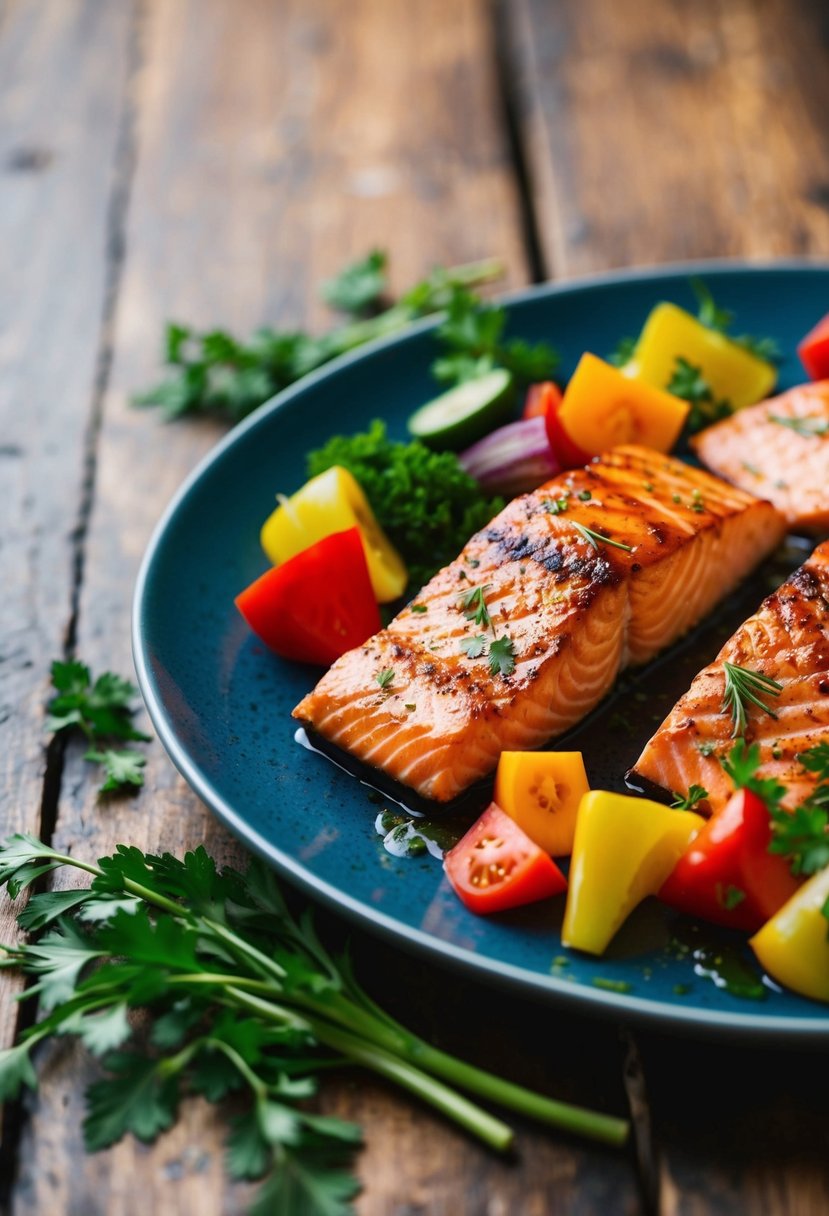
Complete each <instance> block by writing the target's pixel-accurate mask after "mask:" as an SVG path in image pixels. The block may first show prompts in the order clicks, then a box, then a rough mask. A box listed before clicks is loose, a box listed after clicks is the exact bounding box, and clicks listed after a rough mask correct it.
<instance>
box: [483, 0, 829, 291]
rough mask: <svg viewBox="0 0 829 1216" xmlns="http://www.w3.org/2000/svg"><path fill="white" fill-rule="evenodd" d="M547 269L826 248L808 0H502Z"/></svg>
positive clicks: (817, 65) (820, 10) (819, 40)
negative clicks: (614, 0)
mask: <svg viewBox="0 0 829 1216" xmlns="http://www.w3.org/2000/svg"><path fill="white" fill-rule="evenodd" d="M504 7H505V8H506V10H507V12H508V14H509V20H508V21H507V22H506V29H507V30H508V32H509V34H510V41H511V45H512V57H513V63H514V65H515V79H516V82H517V83H516V97H517V108H518V111H519V114H520V122H521V128H522V133H523V137H524V147H525V153H526V157H527V161H528V168H529V176H530V179H531V181H532V186H533V199H534V205H535V211H536V222H537V226H538V230H539V234H540V245H541V248H542V250H543V253H544V258H545V261H546V265H547V270H548V272H549V273H550V274H551V275H555V276H556V277H561V276H572V275H578V274H583V273H586V272H590V271H596V270H604V269H607V268H610V267H614V266H627V265H636V264H650V263H656V262H664V261H676V260H681V259H686V258H700V257H726V256H738V255H739V256H747V257H752V258H762V257H770V256H778V255H785V254H821V253H822V254H824V255H825V254H826V253H827V252H828V251H829V174H827V168H826V166H827V163H829V124H827V121H826V114H827V113H829V33H827V17H826V8H825V5H821V4H820V3H814V2H813V0H792V2H790V0H701V2H693V3H692V2H689V0H666V2H665V3H641V4H633V3H628V4H624V3H621V4H607V3H605V2H604V0H580V2H579V3H575V2H567V3H552V2H550V0H514V2H512V0H510V2H509V3H506V4H505V6H504Z"/></svg>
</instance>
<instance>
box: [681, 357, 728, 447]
mask: <svg viewBox="0 0 829 1216" xmlns="http://www.w3.org/2000/svg"><path fill="white" fill-rule="evenodd" d="M666 387H667V389H668V392H669V393H673V395H674V396H675V397H681V398H682V400H683V401H687V402H688V403H689V404H690V406H691V410H690V413H689V414H688V421H687V426H688V429H689V430H690V431H699V430H701V429H702V428H703V427H705V426H710V425H711V423H712V422H717V421H719V419H721V418H727V417H728V416H729V415H730V414H731V413H732V412H733V411H732V408H731V403H730V402H728V401H717V400H715V398H714V393H713V391H712V389H711V386H710V384H709V383H708V381H707V380H706V379H705V377H704V376H703V374H702V368H701V367H695V366H694V364H692V363H689V362H688V360H687V359H683V358H682V356H681V355H679V356H678V357H677V360H676V367H675V368H674V374H673V376H672V377H671V379H670V380H669V381H668V384H667V386H666Z"/></svg>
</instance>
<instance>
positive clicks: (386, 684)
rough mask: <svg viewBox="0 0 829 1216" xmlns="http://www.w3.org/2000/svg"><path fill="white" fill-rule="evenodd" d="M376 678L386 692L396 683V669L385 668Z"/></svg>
mask: <svg viewBox="0 0 829 1216" xmlns="http://www.w3.org/2000/svg"><path fill="white" fill-rule="evenodd" d="M374 678H375V680H376V681H377V683H378V684H379V685H380V687H381V688H382V689H383V691H384V692H385V691H386V690H387V689H388V688H390V687H391V685H392V684H393V683H394V668H393V667H384V668H383V670H382V671H378V672H377V675H376V676H375V677H374Z"/></svg>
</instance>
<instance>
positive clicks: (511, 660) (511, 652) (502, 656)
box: [460, 583, 515, 676]
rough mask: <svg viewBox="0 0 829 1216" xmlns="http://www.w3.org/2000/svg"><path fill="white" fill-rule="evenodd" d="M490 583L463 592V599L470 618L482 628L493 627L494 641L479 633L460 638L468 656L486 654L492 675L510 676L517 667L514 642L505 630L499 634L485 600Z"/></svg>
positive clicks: (463, 608) (462, 648)
mask: <svg viewBox="0 0 829 1216" xmlns="http://www.w3.org/2000/svg"><path fill="white" fill-rule="evenodd" d="M489 587H490V584H489V583H484V584H483V586H481V587H472V588H471V589H470V590H469V591H464V592H462V594H461V596H460V601H461V609H462V611H463V614H464V616H465V617H466V619H467V620H468V621H474V622H475V624H476V625H479V626H480V627H481V628H482V629H491V630H492V641H491V642H488V641H487V639H486V637H485V636H484V635H483V634H482V633H479V634H476V635H475V636H474V637H471V638H461V641H460V648H461V650H462V651H463V653H464V654H465V655H466V657H467V658H468V659H480V658H483V657H486V660H487V662H488V663H489V670H490V672H491V674H492V675H493V676H511V675H512V673H513V672H514V671H515V644H514V642H513V641H512V639H511V638H508V637H507V636H506V634H503V635H502V636H501V637H498V634H497V631H496V629H495V625H494V623H493V621H492V617H491V616H490V613H489V609H488V608H487V604H486V593H487V591H488V590H489Z"/></svg>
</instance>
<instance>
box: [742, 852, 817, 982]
mask: <svg viewBox="0 0 829 1216" xmlns="http://www.w3.org/2000/svg"><path fill="white" fill-rule="evenodd" d="M827 900H829V866H827V868H826V869H825V870H821V871H820V872H819V873H817V874H814V875H813V876H812V877H811V878H810V879H809V881H808V882H807V883H805V884H804V885H803V886H802V887H801V888H800V890H799V891H796V892H795V893H794V895H793V896H792V897H791V899H790V900H789V901H788V903H785V904H784V905H783V907H782V908H781V909H780V911H779V912H776V913H775V914H774V916H773V917H772V918H771V920H770V921H767V922H766V924H765V925H763V928H762V929H761V930H760V931H759V933H755V935H754V937H753V938H752V939H751V946H752V947H753V949H754V953H755V954H756V955H757V957H758V959H759V960H760V963H761V965H762V966H763V968H764V970H766V971H767V972H768V973H769V975H770V976H771V977H772V979H775V980H777V981H778V982H779V983H781V984H785V986H786V987H787V988H791V989H793V990H794V991H795V992H799V993H800V994H801V996H810V997H812V998H813V999H814V1000H816V1001H829V920H827V919H826V917H825V916H824V915H823V908H824V907H825V905H826V902H827Z"/></svg>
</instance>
